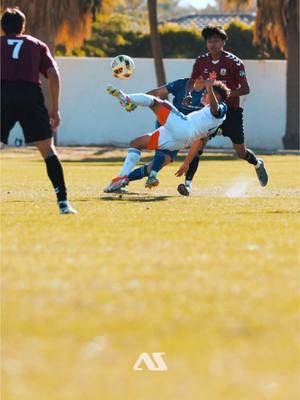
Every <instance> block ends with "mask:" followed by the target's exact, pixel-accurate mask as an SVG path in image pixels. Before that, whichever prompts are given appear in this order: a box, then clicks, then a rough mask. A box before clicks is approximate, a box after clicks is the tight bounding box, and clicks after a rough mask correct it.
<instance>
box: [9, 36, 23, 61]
mask: <svg viewBox="0 0 300 400" xmlns="http://www.w3.org/2000/svg"><path fill="white" fill-rule="evenodd" d="M23 42H24V40H22V39H7V44H8V45H9V46H15V47H14V49H13V53H12V58H13V59H15V60H17V59H18V58H19V53H20V49H21V47H22V44H23Z"/></svg>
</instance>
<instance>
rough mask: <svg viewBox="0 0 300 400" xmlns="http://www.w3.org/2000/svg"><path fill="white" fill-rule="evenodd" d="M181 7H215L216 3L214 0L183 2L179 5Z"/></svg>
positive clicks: (188, 0)
mask: <svg viewBox="0 0 300 400" xmlns="http://www.w3.org/2000/svg"><path fill="white" fill-rule="evenodd" d="M179 4H180V5H181V6H189V5H191V6H194V7H197V8H205V7H206V6H207V5H211V6H214V5H215V4H216V3H215V1H214V0H181V1H180V3H179Z"/></svg>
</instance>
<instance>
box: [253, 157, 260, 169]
mask: <svg viewBox="0 0 300 400" xmlns="http://www.w3.org/2000/svg"><path fill="white" fill-rule="evenodd" d="M261 164H262V161H261V160H259V159H258V160H257V164H256V165H254V166H255V168H256V169H257V168H259V167H260V166H261Z"/></svg>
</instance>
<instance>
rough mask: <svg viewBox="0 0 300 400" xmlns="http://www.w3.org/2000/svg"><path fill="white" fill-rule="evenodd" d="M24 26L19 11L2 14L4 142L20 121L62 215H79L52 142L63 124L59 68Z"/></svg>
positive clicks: (7, 10) (11, 10) (21, 14)
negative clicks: (47, 94) (47, 102)
mask: <svg viewBox="0 0 300 400" xmlns="http://www.w3.org/2000/svg"><path fill="white" fill-rule="evenodd" d="M25 25H26V17H25V15H24V14H23V13H22V12H21V11H20V10H19V9H18V8H8V9H6V10H5V12H4V13H3V15H2V18H1V28H2V31H3V32H4V35H3V36H1V142H3V143H7V141H8V136H9V133H10V131H11V129H12V128H13V126H14V125H15V123H16V122H19V123H20V125H21V127H22V130H23V134H24V137H25V141H26V143H33V144H34V145H35V146H36V147H37V148H38V149H39V151H40V153H41V155H42V157H43V158H44V160H45V163H46V167H47V173H48V176H49V178H50V180H51V182H52V185H53V187H54V190H55V193H56V196H57V202H58V207H59V212H60V213H61V214H76V213H77V212H76V211H75V210H74V208H72V207H71V205H70V203H69V202H68V200H67V193H66V187H65V182H64V175H63V170H62V166H61V163H60V161H59V159H58V157H57V154H56V150H55V146H54V141H53V130H55V129H56V128H57V127H58V125H59V123H60V114H59V92H60V81H59V73H58V69H57V65H56V62H55V61H54V59H53V57H52V56H51V53H50V51H49V49H48V47H47V45H46V44H45V43H43V42H41V41H40V40H38V39H36V38H35V37H33V36H29V35H24V32H25ZM39 73H42V74H43V75H44V76H45V77H46V78H48V83H49V91H50V95H51V110H50V113H49V114H50V116H49V114H48V111H47V108H46V106H45V103H44V97H43V93H42V90H41V86H40V81H39Z"/></svg>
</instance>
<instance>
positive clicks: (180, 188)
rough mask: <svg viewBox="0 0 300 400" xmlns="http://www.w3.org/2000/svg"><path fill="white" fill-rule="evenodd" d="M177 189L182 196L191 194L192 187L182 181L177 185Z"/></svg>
mask: <svg viewBox="0 0 300 400" xmlns="http://www.w3.org/2000/svg"><path fill="white" fill-rule="evenodd" d="M177 191H178V193H179V194H181V196H189V195H190V191H191V187H190V186H186V185H185V184H184V183H181V184H180V185H178V186H177Z"/></svg>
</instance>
